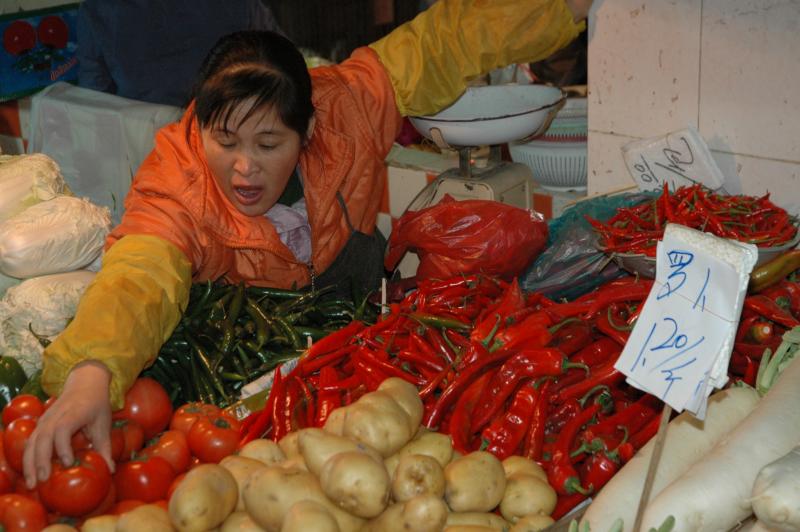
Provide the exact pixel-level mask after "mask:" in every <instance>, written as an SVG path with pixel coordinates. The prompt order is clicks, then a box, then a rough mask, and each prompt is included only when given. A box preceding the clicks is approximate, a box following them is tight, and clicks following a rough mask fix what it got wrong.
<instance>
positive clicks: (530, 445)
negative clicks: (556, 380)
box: [522, 379, 551, 462]
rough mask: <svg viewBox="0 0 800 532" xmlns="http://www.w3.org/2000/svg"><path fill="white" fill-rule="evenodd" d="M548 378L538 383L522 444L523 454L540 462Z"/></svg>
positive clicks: (548, 404)
mask: <svg viewBox="0 0 800 532" xmlns="http://www.w3.org/2000/svg"><path fill="white" fill-rule="evenodd" d="M550 383H551V381H550V379H546V380H545V381H544V382H543V383H541V384H540V385H539V394H538V396H537V398H536V403H535V404H534V406H533V413H532V414H531V419H530V424H529V425H528V431H527V433H526V434H525V438H524V440H523V444H522V454H523V456H525V457H527V458H530V459H531V460H535V461H537V462H540V461H541V460H542V449H543V447H544V434H545V425H546V422H547V412H548V409H549V406H550V402H549V401H548V400H547V394H548V392H549V389H550Z"/></svg>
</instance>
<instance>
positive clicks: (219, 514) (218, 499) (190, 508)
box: [169, 464, 268, 532]
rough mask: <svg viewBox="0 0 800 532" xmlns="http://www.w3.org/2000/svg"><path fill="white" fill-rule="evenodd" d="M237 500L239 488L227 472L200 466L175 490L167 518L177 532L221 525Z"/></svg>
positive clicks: (206, 528) (201, 529) (216, 467)
mask: <svg viewBox="0 0 800 532" xmlns="http://www.w3.org/2000/svg"><path fill="white" fill-rule="evenodd" d="M265 467H268V466H265ZM238 500H239V488H238V486H237V485H236V479H235V478H234V477H233V475H232V474H231V473H230V471H228V470H227V469H225V468H224V467H222V466H221V465H219V464H200V465H199V466H197V467H195V468H194V469H190V470H189V472H188V473H186V476H185V477H184V479H183V481H182V482H181V483H180V484H178V487H177V488H175V492H174V493H173V494H172V497H171V498H170V500H169V516H170V519H171V520H172V524H173V525H174V526H175V528H177V529H178V530H180V531H181V532H194V531H195V530H196V531H204V530H209V529H211V528H215V527H217V526H219V525H221V524H222V522H223V521H224V520H225V518H227V517H228V516H229V515H230V514H231V513H232V512H233V510H234V509H235V508H236V503H237V502H238Z"/></svg>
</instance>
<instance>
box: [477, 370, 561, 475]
mask: <svg viewBox="0 0 800 532" xmlns="http://www.w3.org/2000/svg"><path fill="white" fill-rule="evenodd" d="M537 402H541V403H546V400H544V398H542V397H541V392H540V391H539V390H538V389H537V388H536V386H535V384H534V382H533V381H529V382H526V383H524V384H522V386H520V387H519V389H518V390H517V391H516V393H515V394H514V398H513V399H512V400H511V404H510V406H509V407H508V409H507V410H506V411H505V412H503V413H501V414H500V415H498V416H497V417H495V419H494V420H493V421H492V422H491V423H489V425H488V426H487V427H486V428H484V429H483V431H482V432H481V437H482V438H483V442H484V443H483V444H482V445H481V447H482V448H483V449H484V450H486V451H488V452H490V453H492V454H493V455H495V456H496V457H497V458H499V459H500V460H504V459H506V458H508V457H509V456H511V455H512V454H515V453H516V452H517V449H518V448H519V446H520V445H521V444H522V441H523V440H524V439H525V434H526V433H527V432H528V427H529V426H530V423H531V419H532V417H533V413H534V410H535V407H536V404H537Z"/></svg>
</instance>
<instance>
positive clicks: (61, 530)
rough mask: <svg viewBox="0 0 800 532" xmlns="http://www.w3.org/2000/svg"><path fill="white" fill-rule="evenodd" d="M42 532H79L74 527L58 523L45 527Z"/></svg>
mask: <svg viewBox="0 0 800 532" xmlns="http://www.w3.org/2000/svg"><path fill="white" fill-rule="evenodd" d="M41 532H78V529H77V528H75V527H74V526H69V525H65V524H64V523H56V524H54V525H50V526H46V527H44V528H43V529H42V530H41Z"/></svg>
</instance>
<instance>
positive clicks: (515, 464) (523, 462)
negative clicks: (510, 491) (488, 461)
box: [503, 455, 547, 482]
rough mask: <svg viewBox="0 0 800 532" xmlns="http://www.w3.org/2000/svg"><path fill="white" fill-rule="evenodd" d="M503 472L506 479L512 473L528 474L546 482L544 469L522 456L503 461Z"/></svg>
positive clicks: (514, 456)
mask: <svg viewBox="0 0 800 532" xmlns="http://www.w3.org/2000/svg"><path fill="white" fill-rule="evenodd" d="M503 471H505V472H506V478H508V477H510V476H511V475H513V474H514V473H528V474H529V475H533V476H535V477H539V478H540V479H542V480H544V481H545V482H547V472H546V471H545V470H544V468H543V467H542V466H540V465H539V464H537V463H536V462H534V461H533V460H531V459H530V458H525V457H524V456H517V455H512V456H509V457H508V458H506V459H505V460H503Z"/></svg>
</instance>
